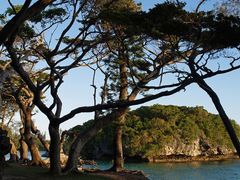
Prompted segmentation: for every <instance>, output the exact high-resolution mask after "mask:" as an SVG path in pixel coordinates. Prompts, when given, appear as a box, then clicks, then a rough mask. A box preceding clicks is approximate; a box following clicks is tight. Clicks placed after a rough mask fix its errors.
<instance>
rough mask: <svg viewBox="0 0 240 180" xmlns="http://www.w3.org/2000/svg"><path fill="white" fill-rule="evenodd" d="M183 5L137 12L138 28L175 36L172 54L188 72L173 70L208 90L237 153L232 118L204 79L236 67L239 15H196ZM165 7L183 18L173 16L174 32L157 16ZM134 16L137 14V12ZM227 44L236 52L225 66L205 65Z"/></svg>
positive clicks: (153, 34)
mask: <svg viewBox="0 0 240 180" xmlns="http://www.w3.org/2000/svg"><path fill="white" fill-rule="evenodd" d="M182 7H183V6H179V4H178V5H174V4H169V3H165V4H163V5H157V6H156V7H155V8H153V9H151V10H150V12H149V13H148V14H143V15H142V14H140V15H139V16H140V17H141V18H144V17H145V18H146V19H145V22H143V25H140V28H139V29H140V32H144V33H147V34H148V35H150V36H151V37H153V38H156V39H162V38H164V34H162V31H164V32H165V31H166V33H167V34H168V35H169V38H171V37H173V38H175V42H174V41H172V42H169V43H170V44H171V45H172V47H171V49H172V52H171V53H172V54H175V56H179V58H180V59H182V61H183V63H185V64H187V65H188V67H189V69H190V72H188V71H185V70H176V72H179V75H178V77H179V79H181V81H182V80H183V79H185V78H190V77H191V78H193V79H194V81H195V82H196V83H197V84H198V85H199V86H200V87H201V88H202V89H203V90H205V91H206V92H207V93H208V95H209V96H210V97H211V99H212V101H213V103H214V105H215V107H216V109H217V110H218V112H219V114H220V116H221V118H222V120H223V122H224V125H225V127H226V129H227V131H228V133H229V135H230V138H231V140H232V142H233V144H234V146H235V148H236V150H237V152H238V154H239V155H240V143H239V140H238V138H237V136H236V133H235V131H234V129H233V127H232V125H231V122H230V120H229V118H228V117H227V115H226V113H225V111H224V109H223V107H222V105H221V103H220V100H219V98H218V96H217V94H216V93H215V92H214V90H213V89H212V88H210V86H208V85H207V83H206V82H205V81H204V80H203V79H204V78H203V77H204V76H215V75H217V74H223V73H226V72H230V71H233V70H236V69H239V64H238V63H239V61H238V60H239V56H238V54H239V42H240V41H239V38H236V39H235V37H237V36H239V29H240V26H239V18H238V17H233V16H224V15H223V14H217V15H213V14H211V13H210V12H209V13H204V12H200V13H197V14H196V16H195V17H191V16H190V15H191V14H186V12H185V11H184V10H182ZM166 9H168V10H169V9H174V10H175V13H173V14H172V15H173V16H176V17H180V16H181V18H182V19H181V20H180V21H178V20H177V18H176V19H174V21H175V20H176V22H175V24H174V26H176V27H174V28H176V29H177V32H175V30H173V31H168V28H172V24H168V23H166V24H162V21H161V20H162V19H161V18H162V17H161V16H160V17H159V14H160V13H164V12H163V10H166ZM173 12H174V11H173ZM185 15H186V16H185ZM136 17H137V18H138V16H136ZM136 17H134V16H133V19H136ZM184 18H186V19H188V21H189V19H190V22H194V23H193V24H191V26H192V27H189V26H188V25H186V24H183V23H182V22H181V21H182V20H183V19H184ZM191 18H193V19H192V20H191ZM130 20H131V19H130ZM137 20H138V19H137ZM171 20H172V19H171ZM131 22H132V23H135V22H133V21H130V24H131ZM168 22H169V21H168ZM146 24H148V25H149V26H150V27H149V26H146ZM146 27H147V28H146ZM153 29H154V31H153ZM182 29H185V30H186V31H185V32H184V33H183V32H182V31H181V30H182ZM131 30H132V29H131ZM178 30H180V31H178ZM189 30H192V31H193V33H192V34H194V33H196V34H198V35H197V36H194V35H193V36H192V35H190V34H189ZM185 33H186V34H185ZM189 35H190V36H189ZM189 41H190V42H189ZM185 43H187V44H185ZM226 48H231V49H234V50H235V52H236V54H235V56H232V55H229V56H227V55H225V58H227V59H232V60H231V61H230V62H229V66H228V68H226V69H224V70H222V69H221V67H220V66H219V67H218V69H214V70H213V68H210V67H208V64H209V62H210V61H213V60H212V59H214V56H215V55H216V54H218V53H219V52H222V51H223V50H224V49H226ZM216 56H217V55H216ZM184 61H185V62H184Z"/></svg>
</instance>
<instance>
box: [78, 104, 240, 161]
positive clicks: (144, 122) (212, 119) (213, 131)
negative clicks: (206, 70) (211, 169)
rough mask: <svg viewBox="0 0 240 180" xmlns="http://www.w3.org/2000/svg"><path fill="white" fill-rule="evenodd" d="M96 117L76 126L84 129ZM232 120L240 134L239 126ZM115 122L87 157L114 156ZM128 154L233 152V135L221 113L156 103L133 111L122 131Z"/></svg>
mask: <svg viewBox="0 0 240 180" xmlns="http://www.w3.org/2000/svg"><path fill="white" fill-rule="evenodd" d="M92 123H93V121H88V122H86V123H85V124H84V125H83V126H77V127H75V128H73V131H76V130H83V129H85V128H86V127H88V126H90V125H91V124H92ZM232 124H233V126H234V128H235V130H236V132H237V135H238V136H239V135H240V127H239V125H237V123H236V122H235V121H233V120H232ZM113 132H114V130H113V125H112V126H110V127H108V128H106V129H104V130H103V131H101V132H100V133H99V134H98V135H97V136H96V138H95V139H93V140H92V141H90V142H89V143H88V144H87V145H86V147H85V148H84V150H83V153H82V156H84V157H86V158H91V159H93V158H96V159H97V158H101V157H103V156H111V154H112V153H113V151H112V149H113V148H112V139H113ZM123 134H124V135H123V137H124V138H123V148H124V153H125V157H140V158H145V159H148V160H151V159H161V158H163V156H168V155H170V156H171V155H173V156H177V155H180V156H211V155H216V154H229V153H232V152H233V146H232V143H231V142H230V138H229V136H228V134H227V132H226V130H225V128H224V126H223V123H222V121H221V118H220V117H219V116H218V115H214V114H211V113H209V112H207V111H206V110H205V109H204V108H203V107H199V106H198V107H185V106H182V107H180V106H172V105H169V106H163V105H153V106H149V107H140V108H138V109H136V110H133V111H130V112H129V113H128V115H127V122H126V125H125V126H124V131H123Z"/></svg>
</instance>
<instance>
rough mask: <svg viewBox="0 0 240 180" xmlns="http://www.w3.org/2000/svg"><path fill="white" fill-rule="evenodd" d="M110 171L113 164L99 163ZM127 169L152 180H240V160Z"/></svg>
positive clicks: (136, 165) (129, 165) (135, 165)
mask: <svg viewBox="0 0 240 180" xmlns="http://www.w3.org/2000/svg"><path fill="white" fill-rule="evenodd" d="M98 167H99V168H100V169H108V168H109V167H111V162H103V161H99V162H98ZM125 167H126V168H127V169H131V170H142V171H143V172H144V173H145V174H146V175H147V177H148V178H149V179H151V180H205V179H207V180H215V179H216V180H240V160H225V161H209V162H187V163H127V164H126V165H125Z"/></svg>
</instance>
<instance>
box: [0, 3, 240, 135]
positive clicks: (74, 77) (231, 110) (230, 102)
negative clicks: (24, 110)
mask: <svg viewBox="0 0 240 180" xmlns="http://www.w3.org/2000/svg"><path fill="white" fill-rule="evenodd" d="M2 1H4V2H3V3H2V5H1V7H0V11H1V12H2V9H3V8H4V7H5V5H6V4H5V3H6V2H7V1H5V0H0V2H2ZM13 2H19V1H16V0H15V1H13ZM137 2H141V3H142V6H143V9H144V10H147V9H149V8H151V7H153V6H154V4H156V3H161V2H162V1H157V0H137ZM186 2H187V4H188V6H187V8H188V9H189V10H194V9H195V8H196V7H195V6H196V3H197V2H199V1H198V0H188V1H186ZM207 2H208V4H205V5H204V6H203V8H204V9H212V7H213V5H214V4H215V3H216V2H217V1H216V0H208V1H207ZM87 71H89V70H88V69H87V68H86V69H83V70H82V71H73V72H71V73H69V74H68V76H67V77H66V79H65V83H64V86H63V87H62V89H61V91H60V93H61V95H62V96H63V101H64V113H67V112H69V111H70V110H71V109H73V108H76V107H78V106H79V105H92V102H93V101H92V91H93V89H92V87H91V86H90V85H89V84H84V82H89V81H90V80H91V78H92V77H91V76H86V72H87ZM89 73H90V72H89ZM239 80H240V71H235V72H232V73H228V74H225V75H222V76H218V77H216V78H212V79H211V80H209V81H208V83H209V85H211V87H212V88H213V89H214V90H215V91H216V92H217V94H218V95H219V98H220V100H221V102H222V105H223V107H224V108H225V110H226V112H227V114H228V116H229V117H230V118H232V119H235V120H236V121H237V122H238V123H240V95H239V92H240V83H239ZM155 103H159V104H167V105H168V104H173V105H179V106H204V108H205V109H207V110H208V111H209V112H212V113H217V111H216V110H215V107H214V105H213V104H212V102H211V99H210V98H209V97H208V96H207V95H206V93H205V92H203V91H202V90H201V89H200V88H199V87H198V86H196V85H191V86H189V87H187V89H186V91H181V92H179V93H177V94H175V95H173V96H170V97H165V98H161V99H157V100H154V101H152V102H148V103H146V104H143V105H151V104H155ZM137 107H139V106H135V107H132V109H135V108H137ZM91 118H92V114H91V113H88V114H81V115H78V116H76V117H74V118H73V119H72V120H70V121H68V122H66V123H64V124H62V125H61V129H69V128H71V127H73V126H75V125H77V124H82V123H83V122H85V121H87V120H88V119H91ZM34 119H35V120H36V121H35V122H36V125H37V126H38V128H39V129H40V130H41V131H42V132H47V128H48V120H47V118H46V117H45V116H44V115H42V114H41V113H38V114H37V115H35V116H34Z"/></svg>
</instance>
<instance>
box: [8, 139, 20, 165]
mask: <svg viewBox="0 0 240 180" xmlns="http://www.w3.org/2000/svg"><path fill="white" fill-rule="evenodd" d="M10 143H11V145H12V147H11V151H10V159H9V161H11V162H16V161H18V159H19V157H18V151H17V148H16V146H15V143H14V142H13V141H12V140H10Z"/></svg>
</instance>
